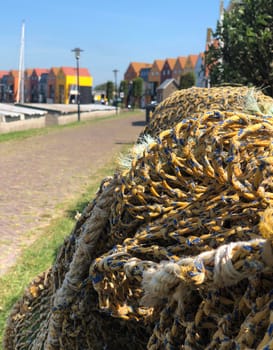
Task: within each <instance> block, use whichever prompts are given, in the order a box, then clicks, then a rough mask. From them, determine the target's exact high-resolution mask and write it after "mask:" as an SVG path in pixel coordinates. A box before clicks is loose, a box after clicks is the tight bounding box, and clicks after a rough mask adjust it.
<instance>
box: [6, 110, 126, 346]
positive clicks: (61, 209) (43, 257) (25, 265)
mask: <svg viewBox="0 0 273 350" xmlns="http://www.w3.org/2000/svg"><path fill="white" fill-rule="evenodd" d="M123 116H124V115H123ZM115 117H116V116H115ZM107 119H108V118H107ZM77 125H78V124H77ZM32 135H35V134H32ZM27 137H30V136H27ZM130 147H131V145H126V146H124V147H123V149H122V152H121V153H126V152H127V150H128V149H129V148H130ZM115 169H116V161H115V160H113V161H112V162H111V163H109V164H106V165H105V166H104V167H103V168H102V169H98V170H97V172H96V174H95V175H92V177H90V179H89V184H88V186H86V188H85V189H84V190H83V191H84V192H83V193H82V194H81V196H80V197H77V198H74V199H72V200H71V201H70V202H64V203H60V204H58V206H57V208H56V210H57V213H58V215H57V218H56V219H54V220H52V221H51V223H50V224H49V225H48V226H47V227H45V228H42V229H39V235H38V236H39V237H38V238H37V239H36V240H35V242H34V243H33V244H32V245H31V246H29V247H26V248H24V249H23V251H22V255H21V256H20V258H19V259H18V262H17V264H16V266H14V267H12V268H11V269H10V270H9V271H8V273H7V274H5V275H4V276H3V277H2V278H1V277H0V348H1V344H2V340H3V333H4V329H5V323H6V320H7V317H8V315H9V313H10V311H11V308H12V306H13V305H14V303H15V302H16V300H18V299H19V298H20V297H21V296H22V294H23V292H24V290H25V288H26V286H27V285H28V284H29V283H30V282H31V281H32V279H33V278H34V277H35V276H37V275H38V274H39V273H41V272H43V271H45V270H46V269H48V268H49V267H50V266H52V264H53V263H54V259H55V257H56V253H57V251H58V249H59V247H60V246H61V245H62V243H63V240H64V238H65V237H66V236H68V235H69V234H70V232H71V230H72V229H73V227H74V225H75V219H74V217H75V214H76V212H77V211H79V212H81V211H82V210H83V208H84V207H85V206H86V205H87V203H88V202H89V201H90V200H92V199H93V198H94V197H95V193H96V191H97V189H98V187H99V185H100V183H101V181H102V179H103V178H104V177H105V176H107V175H112V174H113V173H114V170H115ZM29 235H30V236H31V232H30V233H29ZM26 237H28V235H26Z"/></svg>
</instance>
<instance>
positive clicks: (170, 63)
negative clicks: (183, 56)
mask: <svg viewBox="0 0 273 350" xmlns="http://www.w3.org/2000/svg"><path fill="white" fill-rule="evenodd" d="M176 60H177V59H176V58H167V59H166V61H167V62H168V64H169V67H170V68H171V69H174V66H175V62H176Z"/></svg>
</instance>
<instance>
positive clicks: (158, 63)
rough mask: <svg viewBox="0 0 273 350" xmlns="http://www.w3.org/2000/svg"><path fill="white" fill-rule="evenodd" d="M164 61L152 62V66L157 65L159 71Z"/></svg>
mask: <svg viewBox="0 0 273 350" xmlns="http://www.w3.org/2000/svg"><path fill="white" fill-rule="evenodd" d="M164 63H165V60H154V63H153V65H157V68H158V69H159V70H160V71H161V70H162V68H163V66H164Z"/></svg>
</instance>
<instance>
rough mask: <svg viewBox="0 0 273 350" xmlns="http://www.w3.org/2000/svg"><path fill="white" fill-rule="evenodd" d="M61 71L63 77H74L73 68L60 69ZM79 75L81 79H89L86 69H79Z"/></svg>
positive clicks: (74, 70) (75, 72) (75, 71)
mask: <svg viewBox="0 0 273 350" xmlns="http://www.w3.org/2000/svg"><path fill="white" fill-rule="evenodd" d="M61 69H62V71H63V72H64V74H65V75H69V76H72V75H75V74H77V70H76V68H75V67H61ZM79 75H80V76H81V77H90V73H89V71H88V69H87V68H79Z"/></svg>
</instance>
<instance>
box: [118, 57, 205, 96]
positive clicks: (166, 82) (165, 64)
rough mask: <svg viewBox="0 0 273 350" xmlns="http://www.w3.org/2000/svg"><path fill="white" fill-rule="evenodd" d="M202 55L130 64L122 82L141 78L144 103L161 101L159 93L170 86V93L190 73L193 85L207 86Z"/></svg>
mask: <svg viewBox="0 0 273 350" xmlns="http://www.w3.org/2000/svg"><path fill="white" fill-rule="evenodd" d="M203 62H204V53H199V54H191V55H188V56H179V57H176V58H166V59H156V60H154V62H153V63H144V62H131V63H130V64H129V66H128V68H127V70H126V72H125V74H124V80H125V81H127V82H130V81H133V80H134V79H135V78H138V77H140V78H142V79H143V81H144V93H143V95H144V96H145V97H146V103H147V102H149V100H158V101H159V102H160V100H162V98H164V97H162V96H161V91H162V90H163V89H165V88H166V87H167V86H171V91H173V90H174V89H177V88H178V86H179V83H180V78H181V75H183V74H186V73H188V72H192V73H193V74H194V76H195V85H196V86H198V87H205V86H207V79H206V77H205V74H204V71H203Z"/></svg>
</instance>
